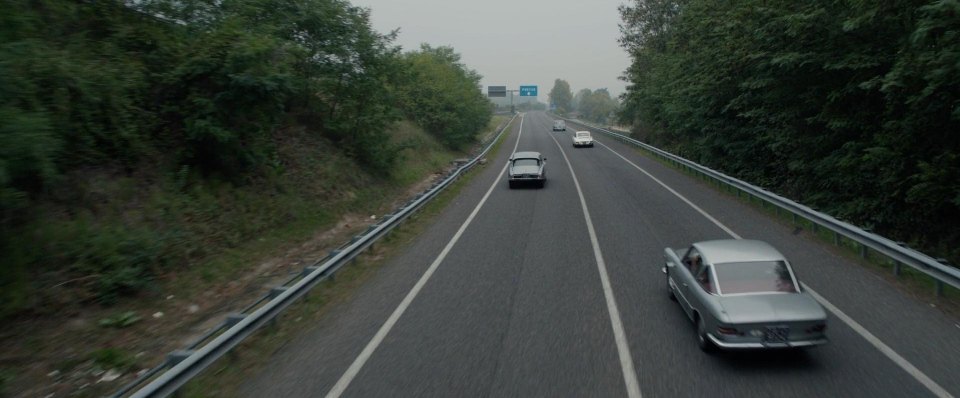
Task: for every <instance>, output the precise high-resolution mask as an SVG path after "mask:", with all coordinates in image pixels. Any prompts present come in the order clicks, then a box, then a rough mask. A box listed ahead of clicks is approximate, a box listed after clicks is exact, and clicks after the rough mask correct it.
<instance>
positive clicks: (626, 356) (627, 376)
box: [550, 134, 642, 398]
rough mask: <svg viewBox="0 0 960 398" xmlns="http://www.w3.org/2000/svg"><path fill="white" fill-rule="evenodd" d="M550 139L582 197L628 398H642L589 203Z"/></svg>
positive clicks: (570, 167)
mask: <svg viewBox="0 0 960 398" xmlns="http://www.w3.org/2000/svg"><path fill="white" fill-rule="evenodd" d="M550 138H552V139H553V142H554V143H556V144H557V148H560V154H561V155H563V160H564V161H566V162H567V168H569V169H570V174H571V175H572V176H573V185H574V186H575V187H576V188H577V195H579V196H580V207H581V208H583V218H584V220H586V222H587V232H588V233H589V234H590V244H591V245H593V257H594V258H595V259H596V262H597V270H598V271H599V273H600V283H601V285H603V296H604V298H605V299H606V301H607V312H608V313H609V314H610V327H611V328H612V329H613V338H614V341H615V342H616V344H617V354H618V355H619V357H620V369H621V370H622V371H623V382H624V383H625V384H626V388H627V396H628V397H630V398H641V396H642V395H640V382H638V381H637V371H636V368H635V367H634V365H633V355H632V354H630V344H629V343H627V333H626V332H625V331H624V328H623V321H622V320H621V318H620V310H619V309H618V308H617V300H616V298H615V297H614V296H613V288H612V287H611V285H610V277H609V275H608V274H607V265H606V262H605V261H604V260H603V253H602V252H601V251H600V242H599V241H598V239H597V232H596V230H594V228H593V221H592V220H591V219H590V211H589V210H587V201H586V199H584V197H583V191H582V190H581V189H580V182H578V181H577V173H575V172H574V171H573V165H571V164H570V159H569V158H567V153H566V152H565V151H564V150H563V146H562V145H560V141H557V138H556V137H554V136H553V135H552V134H551V135H550Z"/></svg>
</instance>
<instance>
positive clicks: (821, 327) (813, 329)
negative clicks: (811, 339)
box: [807, 323, 827, 333]
mask: <svg viewBox="0 0 960 398" xmlns="http://www.w3.org/2000/svg"><path fill="white" fill-rule="evenodd" d="M824 330H827V324H825V323H821V324H819V325H815V326H812V327H810V328H807V333H822V332H823V331H824Z"/></svg>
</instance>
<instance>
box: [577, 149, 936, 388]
mask: <svg viewBox="0 0 960 398" xmlns="http://www.w3.org/2000/svg"><path fill="white" fill-rule="evenodd" d="M594 142H596V143H597V144H600V145H601V146H603V147H604V148H606V149H607V150H609V151H610V152H613V154H614V155H617V156H618V157H620V159H623V160H624V161H625V162H627V163H629V164H630V165H631V166H633V167H634V168H636V169H637V170H640V172H641V173H643V174H646V175H647V177H650V179H652V180H653V181H655V182H656V183H657V184H660V186H662V187H663V188H665V189H666V190H667V191H670V193H672V194H673V195H674V196H676V197H677V198H679V199H680V200H682V201H683V202H684V203H686V204H687V205H689V206H690V207H692V208H693V209H694V210H696V211H697V212H698V213H700V214H702V215H703V216H704V217H706V218H707V219H708V220H710V221H711V222H712V223H713V224H714V225H716V226H717V227H719V228H720V229H722V230H724V232H726V233H727V234H729V235H730V236H731V237H733V238H735V239H743V238H742V237H741V236H740V235H739V234H737V233H736V232H733V230H732V229H730V228H728V227H727V226H726V225H723V223H721V222H720V221H719V220H717V219H716V218H714V217H713V216H711V215H710V214H708V213H707V212H706V211H704V210H703V209H701V208H700V207H699V206H697V205H696V204H694V203H693V202H691V201H690V200H689V199H687V198H686V197H684V196H683V195H681V194H680V193H679V192H677V191H676V190H674V189H673V188H670V187H669V186H667V184H664V183H663V182H662V181H660V179H658V178H656V177H654V176H653V175H651V174H650V173H649V172H647V171H646V170H644V169H643V168H641V167H640V166H637V164H636V163H633V162H632V161H630V160H629V159H627V158H625V157H623V155H621V154H619V153H618V152H617V151H614V150H613V148H610V147H609V146H606V145H604V144H603V143H602V142H598V141H594ZM568 163H569V162H568ZM800 285H801V286H803V288H804V289H805V290H806V291H807V292H808V293H810V295H812V296H813V297H814V298H815V299H817V301H819V302H820V304H823V306H824V307H826V308H827V310H829V311H830V312H831V313H833V315H835V316H836V317H837V318H839V319H840V320H841V321H843V323H845V324H847V326H849V327H850V328H851V329H853V331H855V332H857V334H859V335H860V336H861V337H863V338H864V339H865V340H867V342H868V343H870V344H871V345H873V346H874V348H876V349H877V350H879V351H880V352H881V353H883V355H885V356H886V357H887V358H890V360H891V361H893V363H895V364H897V366H900V368H901V369H903V370H904V371H906V372H907V374H909V375H910V376H913V378H914V379H916V380H917V381H918V382H919V383H920V384H923V386H924V387H927V389H928V390H930V392H931V393H933V394H934V395H936V396H938V397H941V398H952V397H953V395H951V394H950V393H949V392H947V390H945V389H944V388H943V387H941V386H940V385H939V384H937V382H935V381H933V379H931V378H930V377H929V376H927V375H926V374H925V373H923V372H922V371H920V369H917V367H916V366H914V365H913V364H912V363H910V361H907V360H906V358H904V357H903V356H901V355H900V354H898V353H897V352H896V351H894V350H893V349H892V348H890V346H888V345H886V344H885V343H884V342H883V341H881V340H880V339H879V338H877V336H875V335H874V334H873V333H870V331H868V330H867V329H866V328H864V327H863V326H862V325H860V323H858V322H857V321H855V320H853V318H851V317H850V316H848V315H847V314H846V313H844V312H843V311H841V310H840V309H839V308H837V306H835V305H833V303H831V302H830V301H828V300H827V299H826V298H824V297H823V296H821V295H820V294H818V293H817V292H816V291H814V290H813V289H811V288H810V287H809V286H807V285H806V284H805V283H801V284H800Z"/></svg>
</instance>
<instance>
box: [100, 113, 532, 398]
mask: <svg viewBox="0 0 960 398" xmlns="http://www.w3.org/2000/svg"><path fill="white" fill-rule="evenodd" d="M516 117H517V116H516V115H514V116H513V117H512V118H511V119H510V120H509V121H507V122H506V123H505V124H504V125H503V126H502V127H500V128H499V132H498V133H497V134H496V135H495V136H494V137H493V138H492V139H490V142H489V143H487V144H486V145H485V146H484V147H483V149H482V150H481V151H480V152H479V153H478V154H477V155H476V156H475V157H473V159H472V160H470V161H468V162H465V163H463V164H462V165H461V166H460V167H458V168H457V169H455V170H453V171H451V172H450V173H449V174H448V175H447V176H446V177H445V178H444V179H443V180H441V181H439V182H437V183H435V184H433V186H431V187H430V188H428V189H427V190H426V191H424V192H422V193H420V194H418V195H417V196H416V197H415V198H414V199H412V200H411V201H409V202H407V203H406V204H404V205H403V206H401V207H400V208H399V209H398V210H396V211H395V212H394V213H393V214H389V215H386V216H384V217H383V218H382V219H381V220H383V221H381V222H379V223H377V224H374V225H371V226H370V227H369V228H367V230H366V231H365V232H364V233H362V234H360V235H357V236H355V237H354V238H353V239H351V240H350V242H349V243H346V244H345V245H343V246H341V247H340V248H338V249H336V250H333V251H331V252H330V254H329V255H327V256H326V257H325V258H323V259H321V260H318V261H316V262H314V264H313V265H310V266H308V267H305V268H304V269H303V271H302V272H301V273H300V274H298V275H296V276H294V277H292V278H290V279H289V280H287V281H286V282H285V283H284V284H283V285H280V286H278V287H275V288H273V289H271V290H270V292H269V293H267V294H266V295H265V296H264V297H263V298H261V299H260V300H257V301H256V302H254V303H253V304H251V305H249V306H247V307H246V308H245V309H244V310H243V311H242V312H240V313H236V314H231V315H228V316H227V318H226V319H225V320H224V321H223V322H222V323H221V324H220V325H218V326H216V327H214V328H213V329H211V330H209V331H207V332H206V333H204V334H203V335H202V336H200V337H199V338H197V339H196V340H194V341H193V342H192V343H191V344H189V345H187V347H186V348H184V349H183V350H178V351H174V352H172V353H170V354H169V355H168V356H167V360H166V361H165V362H164V363H163V364H161V365H159V366H157V367H154V368H153V369H150V370H149V371H147V372H145V373H144V374H142V375H141V376H140V377H138V378H137V380H134V381H133V382H131V383H129V384H127V385H125V386H124V387H122V388H121V389H120V390H118V391H117V392H116V393H114V395H113V397H124V396H127V395H128V394H129V393H130V392H131V391H133V390H134V389H135V388H137V387H138V386H141V385H143V384H144V383H146V382H148V381H149V384H146V385H145V386H143V387H142V388H140V389H139V390H137V391H136V392H134V393H133V394H132V395H130V396H131V397H165V396H168V395H171V394H173V393H175V392H176V391H177V390H178V389H180V388H181V387H183V385H184V384H186V383H187V382H189V381H190V380H191V379H192V378H193V377H195V376H196V375H198V374H200V373H201V372H202V371H203V370H205V369H206V368H207V367H209V366H210V365H211V364H212V363H213V362H215V361H216V360H217V359H219V358H220V357H222V356H223V355H224V354H226V353H227V352H229V351H230V350H231V349H233V348H234V347H236V346H237V345H238V344H239V343H240V342H242V341H243V340H244V339H245V338H246V337H248V336H250V335H251V334H253V333H254V332H256V331H257V329H259V328H260V327H261V326H263V325H264V324H267V323H268V322H271V321H274V320H275V318H276V316H277V315H279V314H280V313H281V312H283V310H285V309H286V308H287V307H289V306H290V305H291V304H293V303H294V302H296V300H297V299H299V298H301V297H303V296H304V295H306V294H307V292H308V291H310V289H311V288H313V287H314V286H315V285H317V284H318V283H320V282H321V281H323V280H326V279H332V278H334V277H335V274H336V272H337V270H339V269H340V268H341V267H343V266H344V265H346V264H348V263H349V262H350V261H352V260H353V259H354V258H355V257H357V256H358V255H360V254H362V253H363V252H364V251H365V250H366V249H367V248H369V247H370V246H372V245H373V244H374V243H375V242H376V241H377V240H379V239H380V238H382V237H384V236H386V235H387V234H388V233H389V232H390V231H391V230H392V229H393V228H395V227H396V226H398V225H399V224H400V223H402V222H403V221H404V220H406V219H407V218H408V217H410V216H411V215H412V214H413V213H414V212H416V211H417V210H418V209H419V208H420V207H422V206H423V205H424V204H426V203H427V202H429V201H430V200H431V199H433V198H434V197H435V196H436V195H437V194H439V193H440V192H441V191H443V190H444V189H446V188H447V187H448V186H450V184H452V183H453V182H454V181H455V180H457V179H458V178H459V177H460V176H461V175H463V173H465V172H466V171H468V170H470V169H471V168H473V166H474V165H476V164H477V162H479V161H480V159H482V158H483V157H484V156H486V154H487V153H488V152H489V151H490V149H491V148H493V146H494V145H495V144H496V142H497V140H499V139H500V137H501V136H502V135H503V133H504V131H506V129H507V127H509V126H510V124H511V123H512V122H513V120H514V119H516ZM204 342H206V344H204ZM164 369H167V370H166V371H165V372H163V370H164ZM161 372H162V373H161ZM158 374H159V375H158Z"/></svg>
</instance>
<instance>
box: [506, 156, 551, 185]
mask: <svg viewBox="0 0 960 398" xmlns="http://www.w3.org/2000/svg"><path fill="white" fill-rule="evenodd" d="M546 163H547V158H545V157H543V155H541V154H540V152H531V151H528V152H514V154H513V156H510V160H509V167H508V168H507V173H509V174H508V178H509V180H508V181H509V184H510V188H516V187H518V186H520V185H521V184H533V185H535V186H537V187H539V188H543V186H544V184H546V183H547V169H546Z"/></svg>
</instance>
